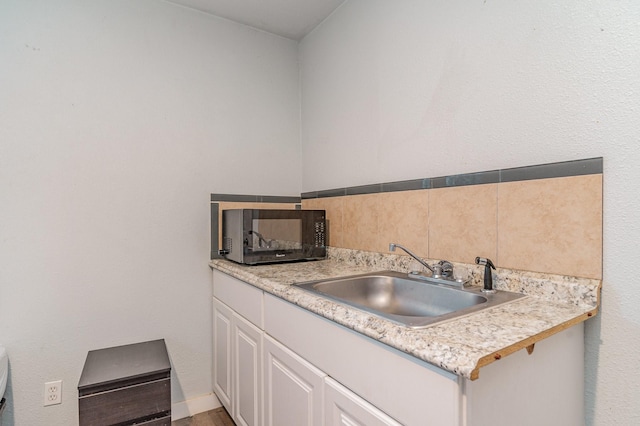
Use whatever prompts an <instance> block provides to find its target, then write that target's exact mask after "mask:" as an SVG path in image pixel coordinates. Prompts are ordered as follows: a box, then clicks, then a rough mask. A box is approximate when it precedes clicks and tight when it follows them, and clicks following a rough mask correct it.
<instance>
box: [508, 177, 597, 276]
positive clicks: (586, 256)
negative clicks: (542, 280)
mask: <svg viewBox="0 0 640 426" xmlns="http://www.w3.org/2000/svg"><path fill="white" fill-rule="evenodd" d="M498 229H499V231H500V232H499V235H498V259H499V262H500V266H502V267H505V268H513V269H525V270H529V271H542V272H549V273H556V274H562V275H573V276H581V277H587V278H598V279H601V278H602V175H587V176H575V177H565V178H555V179H540V180H535V181H522V182H509V183H503V184H500V188H499V197H498Z"/></svg>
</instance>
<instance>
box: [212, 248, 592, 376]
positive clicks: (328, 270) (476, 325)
mask: <svg viewBox="0 0 640 426" xmlns="http://www.w3.org/2000/svg"><path fill="white" fill-rule="evenodd" d="M409 262H410V260H408V259H407V257H406V256H396V255H385V254H379V253H369V252H359V251H355V250H346V249H331V250H330V252H329V259H327V260H322V261H312V262H301V263H282V264H272V265H259V266H246V265H239V264H236V263H233V262H230V261H227V260H223V259H216V260H212V261H211V262H210V266H211V267H212V268H214V269H217V270H219V271H221V272H224V273H226V274H228V275H231V276H233V277H236V278H238V279H240V280H242V281H245V282H247V283H249V284H252V285H254V286H255V287H258V288H260V289H262V290H264V291H266V292H268V293H271V294H273V295H275V296H277V297H280V298H282V299H284V300H287V301H289V302H291V303H294V304H296V305H298V306H300V307H302V308H304V309H307V310H309V311H311V312H314V313H316V314H318V315H320V316H322V317H324V318H327V319H329V320H332V321H334V322H336V323H338V324H341V325H343V326H345V327H347V328H350V329H352V330H355V331H357V332H359V333H361V334H363V335H365V336H368V337H370V338H372V339H375V340H377V341H379V342H382V343H385V344H387V345H389V346H391V347H393V348H395V349H398V350H400V351H403V352H405V353H407V354H409V355H412V356H414V357H416V358H419V359H421V360H423V361H426V362H428V363H430V364H433V365H436V366H438V367H440V368H442V369H444V370H447V371H450V372H452V373H454V374H457V375H459V376H463V377H466V378H469V379H475V378H477V377H478V369H479V366H480V365H486V364H488V363H489V362H492V360H493V359H494V358H495V359H499V358H500V356H499V355H498V356H495V354H499V353H500V352H501V351H502V352H504V353H505V354H508V353H511V352H514V350H518V349H521V348H524V347H525V346H527V345H530V344H531V343H535V341H536V339H537V340H540V339H542V338H544V337H547V335H551V334H553V333H554V331H553V330H554V329H557V330H558V331H560V330H561V329H563V328H564V326H565V325H566V324H567V323H576V324H577V323H579V322H581V321H584V320H585V319H587V318H588V316H590V315H592V314H593V313H595V312H596V311H597V306H598V301H599V290H600V281H598V280H588V279H580V278H574V277H562V276H552V275H548V274H535V273H527V272H520V271H509V270H500V269H499V270H498V271H497V272H498V273H497V274H496V275H498V274H501V275H498V276H500V277H501V278H500V279H496V287H497V288H500V289H507V290H511V291H516V292H520V293H525V294H528V295H529V297H524V298H521V299H518V300H516V301H513V302H510V303H507V304H504V305H500V306H497V307H494V308H491V309H487V310H484V311H480V312H478V313H474V314H471V315H468V316H465V317H462V318H459V319H455V320H452V321H448V322H444V323H440V324H436V325H433V326H430V327H428V328H423V329H411V328H408V327H404V326H401V325H397V324H396V323H393V322H391V321H388V320H385V319H383V318H379V317H377V316H375V315H372V314H369V313H367V312H364V311H361V310H358V309H355V308H351V307H349V306H346V305H343V304H340V303H337V302H333V301H331V300H328V299H325V298H322V297H318V296H316V295H314V294H311V293H309V292H306V291H304V290H301V289H299V288H297V287H295V286H293V287H292V286H291V284H294V283H300V282H307V281H315V280H322V279H327V278H334V277H341V276H349V275H356V274H361V273H368V272H377V271H381V270H389V269H391V270H398V271H406V270H407V269H408V268H410V265H409ZM464 266H465V267H468V268H469V269H470V272H471V274H472V282H474V283H475V282H476V281H478V276H479V274H478V273H477V271H475V270H473V266H472V265H464Z"/></svg>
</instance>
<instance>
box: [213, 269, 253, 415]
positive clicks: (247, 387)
mask: <svg viewBox="0 0 640 426" xmlns="http://www.w3.org/2000/svg"><path fill="white" fill-rule="evenodd" d="M214 296H216V297H214V298H213V366H212V368H213V388H214V392H215V393H216V395H217V396H218V399H220V402H221V403H222V405H224V406H225V408H226V409H227V411H228V412H229V414H230V415H231V417H232V418H233V420H234V421H235V423H236V424H237V425H242V426H260V425H262V401H263V398H262V365H263V362H262V359H263V354H262V339H263V332H262V330H260V328H258V327H256V326H255V325H254V324H252V322H250V321H248V320H247V319H246V318H244V317H243V316H242V315H240V314H239V313H238V312H241V313H244V314H245V315H246V316H247V317H251V318H252V319H253V320H254V321H256V322H258V323H260V322H261V319H262V291H261V290H258V289H256V288H255V287H252V286H249V285H247V284H245V283H242V282H240V281H237V280H235V279H233V278H231V277H229V276H227V275H224V274H220V273H214Z"/></svg>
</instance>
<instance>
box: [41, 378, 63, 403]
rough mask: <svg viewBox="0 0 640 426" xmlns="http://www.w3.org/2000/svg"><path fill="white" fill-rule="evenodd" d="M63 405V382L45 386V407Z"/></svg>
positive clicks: (50, 383) (57, 381)
mask: <svg viewBox="0 0 640 426" xmlns="http://www.w3.org/2000/svg"><path fill="white" fill-rule="evenodd" d="M61 403H62V380H56V381H53V382H46V383H45V384H44V406H45V407H46V406H47V405H55V404H61Z"/></svg>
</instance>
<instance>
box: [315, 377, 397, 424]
mask: <svg viewBox="0 0 640 426" xmlns="http://www.w3.org/2000/svg"><path fill="white" fill-rule="evenodd" d="M325 385H326V387H325V395H324V398H325V420H326V423H325V424H326V425H327V426H360V425H361V426H383V425H384V426H401V424H400V423H398V422H397V421H395V420H393V419H392V418H391V417H389V416H387V415H386V414H385V413H383V412H382V411H380V410H378V409H377V408H376V407H374V406H373V405H371V404H369V403H368V402H367V401H365V400H364V399H362V398H360V397H359V396H357V395H356V394H355V393H353V392H351V391H350V390H349V389H347V388H345V387H344V386H342V385H340V384H339V383H338V382H336V381H335V380H333V379H331V378H330V377H327V378H326V379H325Z"/></svg>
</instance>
